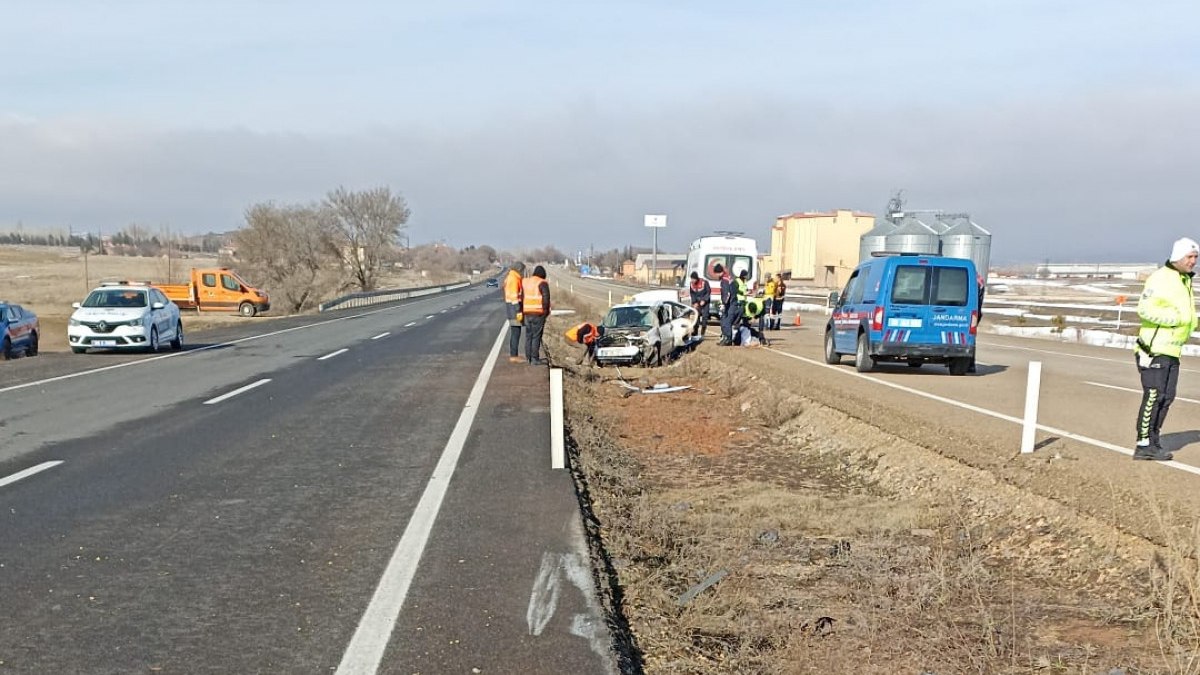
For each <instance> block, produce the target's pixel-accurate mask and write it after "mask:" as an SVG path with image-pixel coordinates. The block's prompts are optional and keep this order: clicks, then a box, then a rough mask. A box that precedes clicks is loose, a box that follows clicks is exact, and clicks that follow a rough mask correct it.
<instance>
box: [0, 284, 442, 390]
mask: <svg viewBox="0 0 1200 675" xmlns="http://www.w3.org/2000/svg"><path fill="white" fill-rule="evenodd" d="M418 302H419V301H418ZM408 308H411V305H402V306H400V307H384V308H382V309H374V310H371V311H369V312H363V313H361V314H349V315H346V316H339V317H337V318H336V319H327V320H325V321H318V322H316V323H306V324H304V325H303V326H292V327H291V328H283V329H280V330H273V331H271V332H269V333H260V334H258V335H249V336H246V337H244V338H238V339H237V340H230V341H229V342H219V343H217V344H213V345H205V346H203V347H196V348H194V349H188V350H187V351H182V352H172V353H170V354H160V355H158V356H151V357H149V358H145V359H138V360H137V361H126V362H125V363H116V364H113V365H111V366H103V367H101V368H93V369H91V370H82V371H79V372H78V373H68V374H66V375H58V376H56V377H48V378H46V379H44V380H34V381H33V382H25V383H23V384H14V385H12V386H10V387H3V388H0V394H3V393H5V392H9V391H16V390H18V389H27V388H29V387H39V386H41V385H43V384H50V383H51V382H61V381H63V380H73V379H75V378H77V377H83V376H84V375H91V374H93V373H103V372H105V371H109V370H116V369H118V368H129V367H131V366H140V365H142V364H144V363H151V362H153V361H162V360H163V359H174V358H179V357H185V356H191V355H192V354H199V353H201V352H206V351H208V350H210V349H222V348H225V347H230V346H233V345H237V344H241V343H243V342H253V341H254V340H261V339H263V338H269V337H274V336H276V335H283V334H284V333H291V332H294V331H298V330H307V329H309V328H316V327H318V326H325V325H328V324H331V323H339V322H341V321H349V320H350V319H358V318H361V317H364V316H372V315H374V314H381V313H383V312H394V311H396V310H398V309H408ZM430 318H432V317H430ZM414 325H416V322H415V321H414V322H412V323H410V324H408V325H407V326H405V327H406V328H407V327H408V326H414Z"/></svg>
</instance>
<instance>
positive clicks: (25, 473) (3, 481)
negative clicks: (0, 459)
mask: <svg viewBox="0 0 1200 675" xmlns="http://www.w3.org/2000/svg"><path fill="white" fill-rule="evenodd" d="M59 464H62V460H61V459H56V460H54V461H51V462H42V463H41V464H38V465H37V466H31V467H29V468H28V469H24V470H22V471H18V472H16V473H14V474H13V475H11V476H5V477H4V478H0V487H4V486H5V485H12V484H13V483H15V482H17V481H19V480H21V479H22V478H29V477H30V476H32V475H34V474H37V473H41V472H43V471H45V470H46V469H53V468H54V467H56V466H58V465H59Z"/></svg>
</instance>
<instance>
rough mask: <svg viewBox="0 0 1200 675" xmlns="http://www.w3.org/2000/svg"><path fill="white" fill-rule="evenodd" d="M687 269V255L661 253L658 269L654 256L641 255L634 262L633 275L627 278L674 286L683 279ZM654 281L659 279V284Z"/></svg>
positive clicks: (648, 254)
mask: <svg viewBox="0 0 1200 675" xmlns="http://www.w3.org/2000/svg"><path fill="white" fill-rule="evenodd" d="M626 264H628V263H626ZM685 269H687V254H686V253H659V254H658V266H657V268H655V266H654V256H653V255H652V254H650V253H639V254H638V255H637V258H636V259H634V261H633V274H632V275H629V274H626V275H625V276H627V277H628V276H632V277H634V278H636V279H637V280H638V281H640V282H642V283H646V284H649V283H658V284H661V285H664V286H666V285H671V286H674V285H676V284H677V283H678V282H679V280H681V279H683V271H684V270H685ZM652 279H657V282H655V281H652Z"/></svg>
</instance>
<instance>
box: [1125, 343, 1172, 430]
mask: <svg viewBox="0 0 1200 675" xmlns="http://www.w3.org/2000/svg"><path fill="white" fill-rule="evenodd" d="M1135 356H1136V355H1135ZM1138 372H1139V373H1140V374H1141V376H1142V406H1141V407H1140V408H1138V418H1137V437H1138V440H1139V441H1144V440H1149V441H1150V445H1151V446H1154V447H1158V446H1159V442H1158V433H1159V430H1160V429H1162V424H1163V420H1165V419H1166V418H1167V409H1168V408H1170V407H1171V401H1174V400H1175V385H1176V384H1178V382H1179V359H1177V358H1175V357H1174V356H1155V357H1154V358H1153V359H1152V360H1151V361H1150V367H1149V368H1143V367H1141V366H1140V365H1139V366H1138Z"/></svg>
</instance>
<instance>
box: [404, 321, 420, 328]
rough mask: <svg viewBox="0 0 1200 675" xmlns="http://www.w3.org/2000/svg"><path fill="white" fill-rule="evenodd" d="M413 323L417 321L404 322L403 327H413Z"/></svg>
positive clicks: (415, 323)
mask: <svg viewBox="0 0 1200 675" xmlns="http://www.w3.org/2000/svg"><path fill="white" fill-rule="evenodd" d="M415 325H417V322H416V321H409V322H408V323H406V324H404V327H405V328H412V327H413V326H415Z"/></svg>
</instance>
